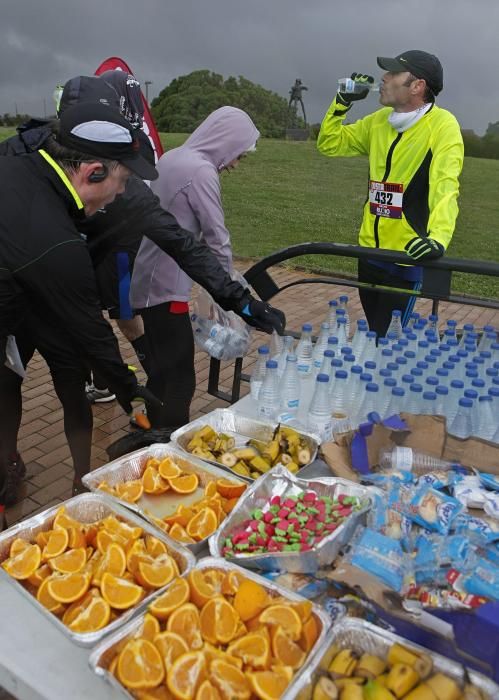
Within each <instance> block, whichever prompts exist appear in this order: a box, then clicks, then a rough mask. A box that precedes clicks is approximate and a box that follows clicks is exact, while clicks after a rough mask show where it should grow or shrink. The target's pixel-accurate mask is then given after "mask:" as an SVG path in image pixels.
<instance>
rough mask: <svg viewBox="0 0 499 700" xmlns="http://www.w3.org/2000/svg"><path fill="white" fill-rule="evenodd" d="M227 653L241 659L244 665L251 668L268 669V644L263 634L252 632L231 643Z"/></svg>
mask: <svg viewBox="0 0 499 700" xmlns="http://www.w3.org/2000/svg"><path fill="white" fill-rule="evenodd" d="M227 653H228V654H230V655H231V656H236V657H238V658H240V659H242V661H243V663H244V665H245V666H246V665H247V666H251V667H252V668H262V669H265V668H268V667H269V663H270V644H269V640H268V638H267V637H266V636H265V635H264V634H259V633H258V632H253V633H251V634H245V635H244V637H241V638H240V639H238V640H236V641H235V642H232V644H229V646H228V647H227Z"/></svg>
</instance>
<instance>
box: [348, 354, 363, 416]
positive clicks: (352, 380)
mask: <svg viewBox="0 0 499 700" xmlns="http://www.w3.org/2000/svg"><path fill="white" fill-rule="evenodd" d="M362 372H363V368H362V367H361V365H352V366H351V367H350V376H349V377H348V382H347V389H348V391H347V406H348V413H349V415H351V414H352V411H353V408H354V406H355V398H356V396H357V395H358V393H359V391H360V389H361V387H360V383H361V382H360V377H361V374H362Z"/></svg>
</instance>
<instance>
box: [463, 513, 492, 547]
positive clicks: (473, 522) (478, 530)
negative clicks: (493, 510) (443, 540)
mask: <svg viewBox="0 0 499 700" xmlns="http://www.w3.org/2000/svg"><path fill="white" fill-rule="evenodd" d="M452 530H453V532H454V533H455V534H463V535H466V536H468V537H469V538H470V539H471V540H472V541H473V542H474V543H475V544H478V545H486V544H489V543H491V542H498V541H499V523H497V524H496V522H495V521H494V520H488V519H486V518H476V517H474V516H473V515H469V514H468V513H461V514H460V515H458V516H457V518H456V519H455V520H454V523H453V525H452Z"/></svg>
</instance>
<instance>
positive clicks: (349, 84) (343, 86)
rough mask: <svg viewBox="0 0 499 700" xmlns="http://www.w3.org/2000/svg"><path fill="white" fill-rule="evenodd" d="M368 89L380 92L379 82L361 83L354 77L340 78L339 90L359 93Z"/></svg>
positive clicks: (347, 92)
mask: <svg viewBox="0 0 499 700" xmlns="http://www.w3.org/2000/svg"><path fill="white" fill-rule="evenodd" d="M364 90H368V91H369V92H379V83H375V82H372V83H360V82H357V80H353V79H352V78H340V79H339V80H338V92H344V93H346V94H348V95H350V94H352V93H353V94H357V93H360V92H364Z"/></svg>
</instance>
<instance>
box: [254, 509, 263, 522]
mask: <svg viewBox="0 0 499 700" xmlns="http://www.w3.org/2000/svg"><path fill="white" fill-rule="evenodd" d="M251 517H252V518H253V519H254V520H261V519H262V518H263V511H262V510H260V509H259V508H257V509H256V510H254V511H253V513H252V514H251Z"/></svg>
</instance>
